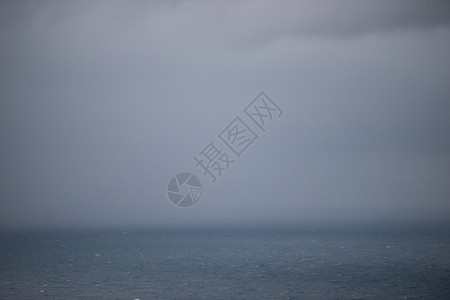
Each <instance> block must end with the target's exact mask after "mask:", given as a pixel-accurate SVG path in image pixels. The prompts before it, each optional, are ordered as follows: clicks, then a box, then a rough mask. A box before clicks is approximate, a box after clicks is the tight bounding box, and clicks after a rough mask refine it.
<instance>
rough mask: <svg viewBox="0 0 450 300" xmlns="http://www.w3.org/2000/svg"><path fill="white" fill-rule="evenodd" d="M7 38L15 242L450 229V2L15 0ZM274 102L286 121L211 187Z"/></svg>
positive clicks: (3, 174)
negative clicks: (328, 226) (245, 124)
mask: <svg viewBox="0 0 450 300" xmlns="http://www.w3.org/2000/svg"><path fill="white" fill-rule="evenodd" d="M0 37H1V43H0V65H1V67H0V79H1V80H0V82H1V83H0V85H1V88H0V99H1V100H0V137H1V147H0V165H1V171H0V229H2V230H10V229H12V230H18V229H40V228H54V229H58V228H59V229H62V228H73V227H75V228H78V227H127V226H128V227H129V226H134V227H136V226H144V227H148V226H157V227H165V226H169V227H170V226H179V227H183V226H212V225H225V226H227V225H228V226H230V225H237V224H272V223H289V224H290V223H293V222H294V223H295V222H303V221H304V220H311V221H312V222H315V223H317V222H318V223H320V222H321V221H324V222H331V221H330V220H341V221H345V222H347V221H351V220H353V221H354V222H359V221H364V222H366V221H369V222H375V223H376V222H380V223H383V222H384V221H383V220H386V219H387V220H391V219H392V220H397V219H398V220H414V219H419V220H424V219H426V220H440V219H447V220H448V216H449V213H450V201H449V200H450V184H449V183H450V182H449V181H450V139H449V132H450V131H449V129H450V118H448V114H449V112H450V101H449V99H450V98H449V95H450V93H449V92H450V86H449V84H448V81H449V78H450V59H449V54H448V53H450V51H449V50H450V4H449V3H448V2H447V1H433V2H421V1H376V2H375V1H374V2H366V1H339V2H336V1H311V2H307V1H285V2H275V1H231V2H228V1H227V2H219V1H211V2H207V1H148V2H137V1H136V2H103V1H79V2H60V1H39V2H36V1H20V2H15V1H2V2H1V3H0ZM261 91H264V92H266V93H267V95H268V96H269V97H271V98H272V99H273V100H274V101H275V102H276V103H277V104H278V105H279V106H280V107H281V108H282V109H283V111H284V114H283V116H282V117H280V118H279V119H277V120H276V121H274V122H273V124H270V127H268V129H267V130H266V132H262V131H257V134H258V135H259V138H258V139H257V140H256V141H255V143H254V144H253V145H252V146H251V147H249V148H248V149H247V150H246V152H245V153H243V155H242V156H241V157H240V158H239V159H238V160H237V161H236V163H235V164H234V165H232V167H231V168H230V169H229V170H227V171H226V172H225V173H224V175H223V176H221V177H220V178H219V179H218V180H217V181H216V182H215V183H211V182H210V180H209V178H208V177H205V176H203V173H202V170H201V169H200V168H198V167H196V166H195V162H194V161H193V157H194V156H195V155H198V153H199V152H200V151H201V150H202V149H203V148H204V147H205V146H206V145H207V144H208V143H209V142H210V141H211V140H214V139H217V138H218V134H219V133H220V132H221V131H222V130H223V129H224V128H225V127H226V126H227V125H228V124H229V123H230V122H231V120H233V119H234V118H235V117H237V116H240V115H242V114H243V109H244V108H245V107H246V105H247V104H248V103H250V102H251V101H252V100H253V99H254V98H255V97H256V96H257V95H258V94H259V92H261ZM179 172H190V173H193V174H195V175H196V176H198V178H199V179H200V180H201V181H202V186H203V188H204V190H203V194H202V197H201V199H200V200H199V202H198V204H196V205H195V206H194V207H191V208H189V209H177V208H176V207H174V206H173V205H171V203H170V202H169V201H168V199H167V195H166V187H167V183H168V181H169V179H170V178H171V177H172V176H174V175H175V174H177V173H179Z"/></svg>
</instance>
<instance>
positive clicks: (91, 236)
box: [0, 228, 450, 299]
mask: <svg viewBox="0 0 450 300" xmlns="http://www.w3.org/2000/svg"><path fill="white" fill-rule="evenodd" d="M0 299H450V235H449V232H448V230H446V229H445V228H440V229H438V230H435V229H433V228H428V229H421V230H420V228H416V229H415V230H413V229H409V230H395V229H392V228H391V229H389V230H386V229H383V230H365V229H361V228H353V229H352V228H350V229H349V228H346V229H332V228H329V229H326V228H321V229H317V230H316V229H304V228H289V229H272V228H261V229H255V228H253V229H248V228H247V229H244V228H242V229H208V230H205V229H185V230H181V229H172V230H168V229H166V230H126V231H124V230H97V231H95V230H94V231H79V232H76V231H71V232H39V233H20V234H17V233H16V234H12V233H10V234H1V235H0Z"/></svg>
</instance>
